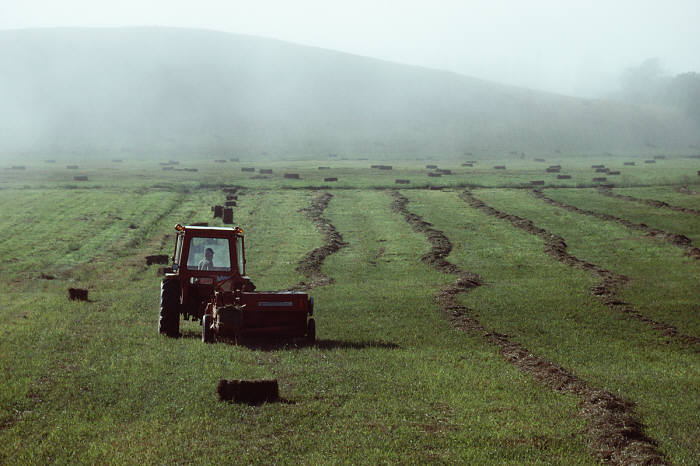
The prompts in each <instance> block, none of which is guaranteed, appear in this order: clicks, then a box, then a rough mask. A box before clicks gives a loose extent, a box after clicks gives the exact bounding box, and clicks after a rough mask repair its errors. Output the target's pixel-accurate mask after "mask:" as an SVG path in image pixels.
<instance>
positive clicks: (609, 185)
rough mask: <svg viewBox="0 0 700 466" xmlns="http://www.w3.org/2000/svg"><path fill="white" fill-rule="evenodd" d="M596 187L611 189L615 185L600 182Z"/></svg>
mask: <svg viewBox="0 0 700 466" xmlns="http://www.w3.org/2000/svg"><path fill="white" fill-rule="evenodd" d="M598 187H599V188H603V189H613V188H614V187H615V185H614V184H601V185H598Z"/></svg>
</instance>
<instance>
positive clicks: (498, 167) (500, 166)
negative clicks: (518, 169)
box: [493, 165, 506, 170]
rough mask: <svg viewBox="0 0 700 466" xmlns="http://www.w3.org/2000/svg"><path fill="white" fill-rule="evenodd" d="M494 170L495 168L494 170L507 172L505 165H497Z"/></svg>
mask: <svg viewBox="0 0 700 466" xmlns="http://www.w3.org/2000/svg"><path fill="white" fill-rule="evenodd" d="M493 168H494V170H505V169H506V166H505V165H495V166H494V167H493Z"/></svg>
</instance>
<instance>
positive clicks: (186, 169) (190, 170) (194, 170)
mask: <svg viewBox="0 0 700 466" xmlns="http://www.w3.org/2000/svg"><path fill="white" fill-rule="evenodd" d="M185 171H186V172H196V171H199V168H185Z"/></svg>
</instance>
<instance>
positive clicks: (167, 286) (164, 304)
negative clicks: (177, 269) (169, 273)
mask: <svg viewBox="0 0 700 466" xmlns="http://www.w3.org/2000/svg"><path fill="white" fill-rule="evenodd" d="M158 332H159V333H161V334H163V335H167V336H169V337H172V338H177V337H179V336H180V281H179V280H178V279H177V277H166V278H164V279H163V282H162V283H161V285H160V314H159V316H158Z"/></svg>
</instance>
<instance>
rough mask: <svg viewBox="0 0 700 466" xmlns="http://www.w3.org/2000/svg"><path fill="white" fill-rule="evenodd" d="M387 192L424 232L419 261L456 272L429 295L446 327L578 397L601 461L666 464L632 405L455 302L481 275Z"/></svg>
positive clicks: (404, 200)
mask: <svg viewBox="0 0 700 466" xmlns="http://www.w3.org/2000/svg"><path fill="white" fill-rule="evenodd" d="M389 193H390V194H391V195H392V196H393V197H394V202H392V204H391V208H392V210H394V211H395V212H398V213H400V214H402V215H403V216H404V218H405V219H406V221H407V222H408V223H409V224H410V225H411V227H412V228H413V230H414V231H417V232H420V233H423V234H425V235H426V236H427V238H428V241H429V242H430V244H431V249H430V251H429V252H428V253H427V254H425V255H423V256H422V257H421V260H422V261H423V262H425V263H426V264H429V265H432V266H433V267H435V268H436V269H438V270H440V271H443V272H446V273H451V274H456V275H458V278H457V280H456V281H455V282H454V283H452V284H451V285H448V286H447V287H445V288H443V289H442V290H440V291H439V292H438V293H437V294H436V295H435V300H436V301H437V303H438V304H439V305H440V307H441V309H442V310H443V312H445V314H446V315H447V317H448V318H449V320H450V322H451V323H452V325H454V326H455V327H456V328H459V329H461V330H463V331H468V332H473V333H476V334H479V335H481V336H482V337H483V338H484V340H486V342H488V343H490V344H492V345H495V346H497V347H498V348H499V349H500V352H501V355H502V356H503V358H504V359H505V360H506V361H507V362H509V363H511V364H513V365H514V366H516V367H517V368H519V369H520V370H522V371H523V372H527V373H529V374H531V375H532V376H533V377H534V378H535V379H536V380H537V381H539V382H540V383H541V384H543V385H545V386H546V387H548V388H550V389H552V390H556V391H558V392H562V393H573V394H575V395H577V396H579V397H580V398H581V402H580V414H581V416H582V417H583V418H584V419H585V420H586V435H587V436H588V437H589V438H590V445H589V446H590V448H591V449H592V450H593V451H594V453H595V454H596V455H597V456H599V457H600V458H601V459H602V460H604V461H606V462H609V463H612V464H666V461H665V459H664V458H663V456H662V454H661V453H660V452H659V451H658V449H657V447H656V442H655V441H654V440H652V439H651V438H649V437H647V436H646V435H645V434H644V430H643V426H642V424H641V422H640V421H639V420H638V419H636V418H635V416H634V404H633V403H631V402H629V401H626V400H623V399H622V398H620V397H618V396H616V395H614V394H612V393H611V392H609V391H607V390H604V389H601V388H597V387H591V386H589V385H588V384H586V382H584V381H583V380H581V379H579V378H578V377H576V376H575V375H574V374H572V373H571V372H570V371H568V370H567V369H565V368H563V367H561V366H559V365H557V364H554V363H552V362H550V361H548V360H546V359H544V358H542V357H540V356H537V355H535V354H533V353H532V352H530V351H529V350H528V349H527V348H525V347H524V346H522V345H521V344H519V343H516V342H513V341H511V340H510V339H509V338H508V336H507V335H503V334H500V333H495V332H490V331H488V330H487V329H486V328H485V327H484V326H483V325H482V324H481V323H480V322H479V321H478V320H477V319H476V318H475V317H474V316H473V315H472V312H471V311H470V310H469V309H468V308H467V307H465V306H462V305H461V304H459V303H458V302H457V299H456V297H457V295H458V294H459V293H464V292H467V291H469V290H471V289H473V288H476V287H477V286H480V285H481V284H482V283H483V279H482V278H481V277H480V276H479V275H477V274H475V273H472V272H465V271H463V270H462V269H461V268H459V267H458V266H456V265H455V264H452V263H450V262H448V261H447V260H446V259H445V257H446V256H447V255H448V254H449V253H450V251H451V250H452V243H450V240H449V239H448V238H447V237H446V236H445V234H444V233H443V232H441V231H439V230H436V229H434V228H432V225H431V224H430V223H428V222H426V221H425V220H423V219H422V218H421V217H420V216H418V215H416V214H414V213H412V212H409V211H408V209H407V208H406V205H407V204H408V199H407V198H406V197H404V196H402V195H401V194H400V193H399V192H397V191H389Z"/></svg>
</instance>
